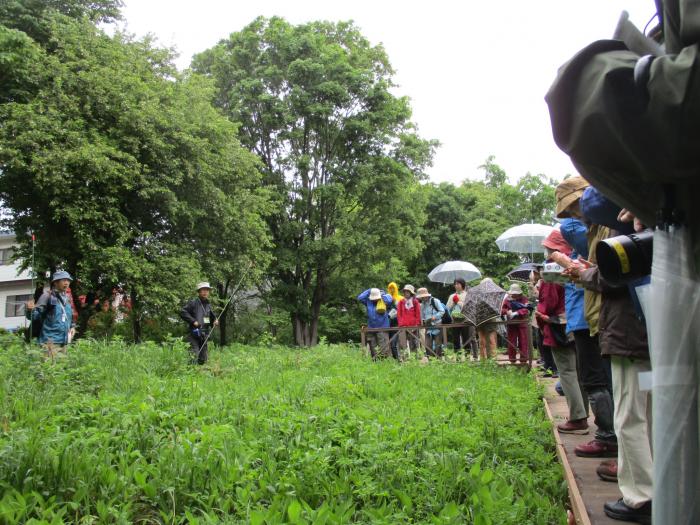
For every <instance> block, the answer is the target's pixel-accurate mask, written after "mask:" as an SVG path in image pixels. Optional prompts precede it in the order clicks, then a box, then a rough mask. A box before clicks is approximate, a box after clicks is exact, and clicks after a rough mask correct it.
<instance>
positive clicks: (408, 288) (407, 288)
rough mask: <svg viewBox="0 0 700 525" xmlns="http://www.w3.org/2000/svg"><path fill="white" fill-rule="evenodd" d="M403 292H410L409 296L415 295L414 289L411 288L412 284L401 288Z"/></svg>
mask: <svg viewBox="0 0 700 525" xmlns="http://www.w3.org/2000/svg"><path fill="white" fill-rule="evenodd" d="M403 291H404V292H410V293H411V295H416V289H415V288H414V287H413V285H412V284H407V285H405V286H404V287H403Z"/></svg>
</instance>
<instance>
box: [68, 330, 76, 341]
mask: <svg viewBox="0 0 700 525" xmlns="http://www.w3.org/2000/svg"><path fill="white" fill-rule="evenodd" d="M68 334H69V339H71V340H73V339H74V338H75V328H71V329H70V331H69V332H68Z"/></svg>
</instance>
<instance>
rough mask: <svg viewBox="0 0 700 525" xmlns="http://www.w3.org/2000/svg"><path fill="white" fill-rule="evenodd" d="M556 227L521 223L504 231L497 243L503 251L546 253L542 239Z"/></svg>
mask: <svg viewBox="0 0 700 525" xmlns="http://www.w3.org/2000/svg"><path fill="white" fill-rule="evenodd" d="M553 229H554V228H553V227H552V226H546V225H544V224H521V225H520V226H513V227H512V228H509V229H507V230H506V231H504V232H503V233H502V234H501V235H500V236H499V237H498V239H496V244H497V245H498V248H499V249H500V250H501V251H502V252H515V253H529V254H533V253H544V247H543V246H542V241H544V240H545V239H546V238H547V235H549V234H550V233H551V232H552V230H553Z"/></svg>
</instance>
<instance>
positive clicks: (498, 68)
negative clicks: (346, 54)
mask: <svg viewBox="0 0 700 525" xmlns="http://www.w3.org/2000/svg"><path fill="white" fill-rule="evenodd" d="M623 9H626V10H628V11H629V13H630V18H631V20H632V21H633V22H634V23H635V24H636V25H637V27H639V28H640V29H641V28H643V27H644V26H645V25H646V23H647V21H648V20H649V18H651V16H652V15H653V14H654V2H653V1H652V0H537V1H530V2H526V1H520V0H489V1H485V2H477V1H475V0H464V1H462V2H457V1H440V0H434V1H432V2H426V1H422V2H414V1H413V0H406V1H402V2H399V1H389V0H373V1H372V0H353V1H350V0H346V1H334V0H252V1H251V0H248V1H240V0H239V1H235V0H229V1H225V0H196V1H194V0H126V6H125V8H124V10H123V13H124V15H125V18H126V22H125V27H126V29H127V30H128V31H130V32H132V33H135V34H136V35H139V36H142V35H145V34H147V33H151V34H153V35H155V36H156V37H157V39H158V41H159V42H160V43H161V44H162V45H167V46H173V47H175V48H177V50H178V52H179V53H180V58H179V59H178V61H177V64H178V67H180V68H181V69H184V68H186V67H187V66H188V65H189V63H190V59H191V57H192V55H193V54H194V53H197V52H199V51H202V50H204V49H207V48H209V47H211V46H212V45H214V44H216V42H218V41H219V40H220V39H222V38H224V37H226V36H227V35H228V34H229V33H231V32H233V31H238V30H240V29H242V28H243V27H244V26H245V25H247V24H248V23H250V22H251V21H252V20H253V19H254V18H255V17H257V16H259V15H264V16H273V15H278V16H282V17H284V18H286V19H287V20H289V21H290V22H292V23H303V22H307V21H310V20H320V19H322V20H333V21H336V20H349V19H351V20H354V21H355V23H356V24H357V25H358V26H359V27H360V29H361V30H362V32H363V34H364V35H365V36H366V37H367V38H369V40H370V41H371V42H372V43H375V44H376V43H380V42H381V43H382V44H383V45H384V47H385V48H386V50H387V53H388V55H389V58H390V60H391V63H392V65H393V67H394V69H396V71H397V72H396V76H395V80H396V82H397V83H398V84H399V88H398V90H397V93H398V94H400V95H407V96H409V97H410V98H411V101H412V107H413V112H414V117H413V120H414V121H415V122H416V123H417V124H418V127H419V131H420V133H421V135H422V136H424V137H426V138H435V139H438V140H439V141H440V142H441V143H442V146H441V147H440V148H439V150H438V152H437V155H436V157H435V164H434V167H433V168H431V170H430V171H429V173H430V178H431V180H433V181H436V182H441V181H451V182H456V183H457V182H460V181H462V180H464V179H466V178H472V179H474V178H480V177H481V172H480V170H478V169H477V167H478V166H479V165H480V164H482V163H483V161H484V159H485V158H486V157H487V156H488V155H490V154H493V155H495V156H496V162H497V163H498V164H500V165H501V166H502V167H503V168H504V169H505V170H506V172H507V173H508V175H509V176H510V178H511V179H516V178H518V177H520V176H521V175H524V174H525V173H526V172H528V171H529V172H532V173H545V174H546V175H548V176H550V177H554V178H556V179H561V178H562V177H563V176H564V175H565V174H566V173H570V172H572V171H573V168H572V167H571V164H570V163H569V161H568V158H567V157H566V156H565V155H564V154H563V153H561V152H560V151H559V150H558V149H557V148H556V146H555V144H554V142H553V140H552V136H551V131H550V127H549V115H548V112H547V106H546V105H545V103H544V94H545V93H546V91H547V89H548V87H549V85H550V84H551V82H552V80H553V79H554V76H555V74H556V70H557V68H558V67H559V65H561V64H562V63H563V62H565V61H566V60H568V59H569V58H570V57H571V56H572V55H573V54H574V53H575V52H576V51H577V50H578V49H580V48H582V47H583V46H585V45H586V44H587V43H589V42H591V41H593V40H597V39H601V38H609V37H610V35H611V34H612V32H613V29H614V27H615V24H616V22H617V19H618V17H619V15H620V12H621V11H622V10H623Z"/></svg>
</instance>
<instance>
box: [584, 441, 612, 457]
mask: <svg viewBox="0 0 700 525" xmlns="http://www.w3.org/2000/svg"><path fill="white" fill-rule="evenodd" d="M574 454H576V455H577V456H579V457H581V458H616V457H617V443H608V442H605V441H598V440H597V439H594V440H593V441H589V442H588V443H585V444H583V445H579V446H577V447H576V448H575V449H574Z"/></svg>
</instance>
